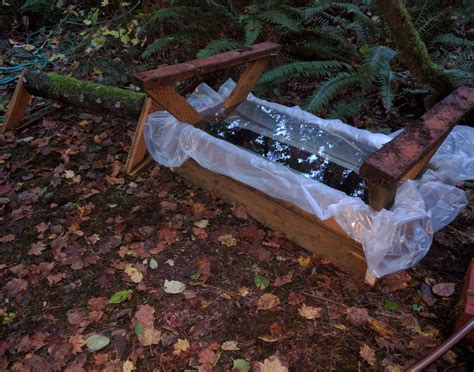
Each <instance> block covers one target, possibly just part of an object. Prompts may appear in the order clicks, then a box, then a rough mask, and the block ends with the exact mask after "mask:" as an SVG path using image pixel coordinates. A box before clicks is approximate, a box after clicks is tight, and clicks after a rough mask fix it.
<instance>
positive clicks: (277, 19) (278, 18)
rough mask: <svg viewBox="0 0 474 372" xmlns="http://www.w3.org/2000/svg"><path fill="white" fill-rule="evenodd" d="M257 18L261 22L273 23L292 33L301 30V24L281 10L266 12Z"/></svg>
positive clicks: (257, 15) (258, 14)
mask: <svg viewBox="0 0 474 372" xmlns="http://www.w3.org/2000/svg"><path fill="white" fill-rule="evenodd" d="M255 16H256V17H257V18H258V19H260V20H261V21H264V22H268V23H273V24H275V25H278V26H280V27H283V28H285V29H287V30H290V31H298V30H299V24H298V23H297V22H296V21H294V20H293V19H291V18H290V17H288V16H287V15H286V14H285V13H283V12H282V11H280V10H266V11H263V12H259V13H257V14H256V15H255Z"/></svg>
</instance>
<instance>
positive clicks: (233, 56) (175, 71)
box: [132, 41, 280, 90]
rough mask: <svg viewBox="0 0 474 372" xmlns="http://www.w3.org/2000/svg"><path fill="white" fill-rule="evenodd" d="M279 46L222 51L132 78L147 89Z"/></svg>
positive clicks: (233, 63)
mask: <svg viewBox="0 0 474 372" xmlns="http://www.w3.org/2000/svg"><path fill="white" fill-rule="evenodd" d="M279 48H280V46H279V45H278V44H276V43H272V42H269V41H267V42H264V43H260V44H255V45H252V46H250V47H248V48H243V49H239V50H232V51H230V52H225V53H220V54H217V55H215V56H212V57H207V58H201V59H194V60H192V61H189V62H184V63H180V64H176V65H172V66H166V67H160V68H157V69H155V70H150V71H145V72H140V73H138V74H135V75H134V76H133V78H132V80H133V82H134V84H135V85H137V86H139V87H141V88H142V89H144V90H146V89H148V88H150V87H156V86H158V85H164V84H172V83H174V82H177V81H179V80H183V79H188V78H190V77H193V76H197V75H202V74H207V73H210V72H214V71H217V70H223V69H226V68H229V67H233V66H236V65H240V64H242V63H245V62H250V61H254V60H256V59H260V58H264V57H268V56H272V55H276V54H277V53H278V50H279Z"/></svg>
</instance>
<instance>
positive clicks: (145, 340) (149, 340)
mask: <svg viewBox="0 0 474 372" xmlns="http://www.w3.org/2000/svg"><path fill="white" fill-rule="evenodd" d="M137 337H138V341H140V343H141V344H142V346H150V345H156V344H158V343H159V342H160V340H161V332H160V331H159V330H157V329H155V328H154V327H144V328H143V331H142V332H141V333H140V334H139V335H137Z"/></svg>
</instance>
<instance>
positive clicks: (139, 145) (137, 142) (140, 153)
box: [125, 97, 154, 174]
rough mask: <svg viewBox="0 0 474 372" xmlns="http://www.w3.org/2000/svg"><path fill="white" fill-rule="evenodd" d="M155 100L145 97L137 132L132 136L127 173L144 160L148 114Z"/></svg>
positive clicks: (131, 171) (130, 172)
mask: <svg viewBox="0 0 474 372" xmlns="http://www.w3.org/2000/svg"><path fill="white" fill-rule="evenodd" d="M153 106H154V105H153V100H152V99H151V98H149V97H147V98H146V99H145V103H144V104H143V107H142V111H141V113H140V118H139V119H138V123H137V126H136V128H135V133H134V135H133V138H132V145H131V146H130V151H129V153H128V158H127V162H126V165H125V170H126V172H127V174H132V173H133V171H134V169H135V168H136V167H137V166H138V165H139V164H140V163H141V162H142V161H143V159H144V158H145V155H146V144H145V136H144V130H145V121H146V118H147V117H148V115H149V114H150V113H151V112H152V111H153Z"/></svg>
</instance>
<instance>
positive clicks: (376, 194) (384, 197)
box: [367, 182, 397, 211]
mask: <svg viewBox="0 0 474 372" xmlns="http://www.w3.org/2000/svg"><path fill="white" fill-rule="evenodd" d="M396 191H397V189H396V188H390V189H387V188H384V187H382V186H380V185H377V184H374V183H373V182H368V183H367V193H368V195H369V205H370V206H371V207H372V208H373V209H375V210H376V211H380V210H381V209H384V208H388V206H389V205H390V203H391V202H392V201H393V199H394V198H395V193H396Z"/></svg>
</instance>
